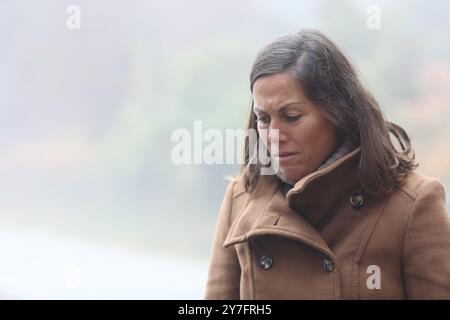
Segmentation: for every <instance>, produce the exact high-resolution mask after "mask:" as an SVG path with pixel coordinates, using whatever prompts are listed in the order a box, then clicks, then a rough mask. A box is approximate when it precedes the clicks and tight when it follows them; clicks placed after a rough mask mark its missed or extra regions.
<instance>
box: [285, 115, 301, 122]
mask: <svg viewBox="0 0 450 320" xmlns="http://www.w3.org/2000/svg"><path fill="white" fill-rule="evenodd" d="M285 118H286V120H287V121H289V122H294V121H297V120H298V119H300V118H301V115H298V116H286V117H285Z"/></svg>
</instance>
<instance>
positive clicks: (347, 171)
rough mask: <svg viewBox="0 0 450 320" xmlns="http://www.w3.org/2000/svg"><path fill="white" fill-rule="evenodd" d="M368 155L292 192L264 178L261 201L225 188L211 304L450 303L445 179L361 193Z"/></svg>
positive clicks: (349, 159)
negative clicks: (360, 174)
mask: <svg viewBox="0 0 450 320" xmlns="http://www.w3.org/2000/svg"><path fill="white" fill-rule="evenodd" d="M359 155H360V148H357V149H355V150H353V151H352V152H350V153H349V154H347V155H346V156H344V157H342V158H341V159H339V160H337V161H336V162H335V163H333V164H332V165H330V166H328V167H326V168H324V169H320V170H316V171H315V172H313V173H311V174H309V175H308V176H306V177H305V178H303V179H302V180H300V181H299V182H297V183H296V185H295V186H294V187H293V188H292V189H291V190H290V191H288V192H287V194H285V193H284V192H283V188H281V186H282V184H281V183H280V180H279V179H278V178H277V177H276V176H262V177H261V179H262V180H261V183H260V184H259V186H258V189H257V191H256V195H255V197H254V198H251V199H250V197H249V196H248V193H246V192H245V190H244V188H243V186H242V182H240V181H233V182H231V183H230V185H229V186H228V188H227V191H226V194H225V197H224V200H223V203H222V206H221V209H220V212H219V218H218V222H217V227H216V233H215V237H214V241H213V248H212V258H211V262H210V266H209V274H208V279H207V284H206V294H205V298H206V299H450V219H449V216H448V213H447V211H446V208H445V193H444V189H443V186H442V184H441V183H440V182H439V180H437V179H434V178H430V177H426V176H423V175H420V174H418V173H415V172H413V173H411V174H409V176H408V178H407V180H406V183H405V184H404V186H403V187H401V188H399V189H395V190H394V191H393V192H392V193H390V194H389V195H387V196H383V197H378V198H374V197H370V196H369V195H366V194H364V193H362V192H361V189H360V187H359V184H358V181H359V180H358V173H357V166H358V161H359Z"/></svg>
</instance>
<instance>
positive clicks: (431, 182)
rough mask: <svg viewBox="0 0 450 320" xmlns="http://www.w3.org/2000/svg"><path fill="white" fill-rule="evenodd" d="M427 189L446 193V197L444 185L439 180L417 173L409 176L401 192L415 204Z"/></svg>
mask: <svg viewBox="0 0 450 320" xmlns="http://www.w3.org/2000/svg"><path fill="white" fill-rule="evenodd" d="M426 188H429V189H431V190H434V191H439V192H440V193H444V196H445V192H444V185H443V183H442V182H441V181H440V180H439V179H437V178H434V177H430V176H426V175H424V174H422V173H420V172H416V171H413V172H410V173H409V174H408V176H407V177H406V179H405V181H404V182H403V184H402V186H401V187H399V191H400V192H401V193H403V194H404V195H406V196H407V197H408V198H410V199H411V200H412V202H414V201H416V200H417V198H418V197H419V195H420V194H421V193H422V192H423V191H424V189H426Z"/></svg>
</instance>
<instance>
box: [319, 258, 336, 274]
mask: <svg viewBox="0 0 450 320" xmlns="http://www.w3.org/2000/svg"><path fill="white" fill-rule="evenodd" d="M322 268H324V270H325V271H327V272H331V271H333V270H334V263H333V261H331V260H330V259H328V258H325V259H324V260H323V263H322Z"/></svg>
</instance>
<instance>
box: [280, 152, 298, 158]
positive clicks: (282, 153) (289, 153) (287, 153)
mask: <svg viewBox="0 0 450 320" xmlns="http://www.w3.org/2000/svg"><path fill="white" fill-rule="evenodd" d="M294 154H297V153H296V152H289V151H286V152H280V153H278V154H276V155H275V157H280V158H282V157H287V156H292V155H294Z"/></svg>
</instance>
